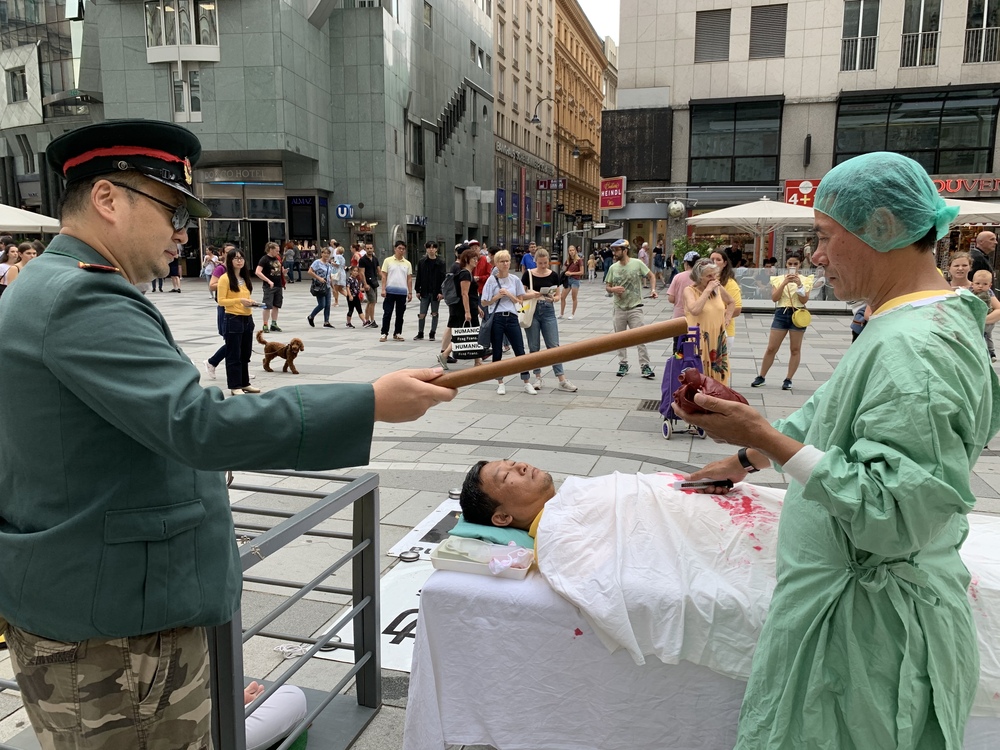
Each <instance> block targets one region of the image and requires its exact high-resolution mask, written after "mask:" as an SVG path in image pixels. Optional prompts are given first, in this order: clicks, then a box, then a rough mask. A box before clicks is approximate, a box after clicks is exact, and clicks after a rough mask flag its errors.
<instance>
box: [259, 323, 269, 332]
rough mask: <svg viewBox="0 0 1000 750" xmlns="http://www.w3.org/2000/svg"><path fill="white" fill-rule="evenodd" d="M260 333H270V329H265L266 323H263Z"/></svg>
mask: <svg viewBox="0 0 1000 750" xmlns="http://www.w3.org/2000/svg"><path fill="white" fill-rule="evenodd" d="M260 332H261V333H270V332H271V329H270V328H268V327H267V323H265V324H264V327H263V328H261V329H260Z"/></svg>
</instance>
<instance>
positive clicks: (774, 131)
mask: <svg viewBox="0 0 1000 750" xmlns="http://www.w3.org/2000/svg"><path fill="white" fill-rule="evenodd" d="M782 105H783V100H781V99H775V100H760V99H757V100H751V101H743V102H734V103H730V104H711V103H706V104H698V103H695V102H692V104H691V150H690V153H691V160H690V174H689V177H688V182H690V183H691V184H692V185H713V184H729V185H773V184H776V183H777V181H778V156H779V154H780V149H781V110H782Z"/></svg>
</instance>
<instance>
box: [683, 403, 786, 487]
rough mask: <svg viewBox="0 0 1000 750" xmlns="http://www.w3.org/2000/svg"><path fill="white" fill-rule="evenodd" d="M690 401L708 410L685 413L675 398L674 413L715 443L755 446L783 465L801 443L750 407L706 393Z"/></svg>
mask: <svg viewBox="0 0 1000 750" xmlns="http://www.w3.org/2000/svg"><path fill="white" fill-rule="evenodd" d="M694 402H695V403H696V404H698V405H699V406H701V407H702V408H704V409H707V410H708V412H709V413H708V414H687V413H685V412H684V411H682V410H681V409H680V408H679V407H678V406H677V402H676V401H675V402H674V405H673V406H674V412H676V414H677V416H678V417H680V418H681V419H683V420H684V421H685V422H687V423H688V424H693V425H695V426H696V427H701V428H702V429H703V430H704V431H705V432H706V433H707V434H708V436H709V437H711V438H712V439H713V440H714V441H715V442H717V443H729V444H730V445H739V446H746V447H747V448H756V449H757V450H758V451H760V452H761V453H763V454H764V455H765V456H767V457H768V458H770V459H771V460H772V461H777V462H778V463H779V464H784V463H785V462H786V461H787V460H788V459H790V458H791V457H792V456H794V455H795V454H796V453H797V452H798V451H799V450H801V449H802V447H803V445H802V443H800V442H798V441H797V440H793V439H792V438H790V437H787V436H786V435H783V434H781V433H780V432H778V431H777V430H776V429H774V428H773V427H772V426H771V424H770V422H768V421H767V420H766V419H764V417H763V416H761V414H760V412H758V411H757V410H756V409H754V408H753V407H752V406H749V405H747V404H740V403H736V402H735V401H725V400H723V399H721V398H714V397H713V396H706V395H705V394H704V393H697V394H695V397H694ZM703 478H707V477H703ZM711 478H712V479H714V478H715V477H711ZM720 478H721V479H725V478H727V477H720ZM733 481H736V480H733Z"/></svg>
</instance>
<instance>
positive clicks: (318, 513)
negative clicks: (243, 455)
mask: <svg viewBox="0 0 1000 750" xmlns="http://www.w3.org/2000/svg"><path fill="white" fill-rule="evenodd" d="M254 473H257V474H267V475H271V476H281V477H297V478H305V479H319V480H323V481H326V482H343V483H344V484H345V486H344V487H341V488H339V489H337V490H336V491H334V492H332V493H324V492H313V491H308V490H295V489H289V488H285V487H277V486H256V485H250V484H242V483H234V484H231V485H230V489H231V490H238V491H244V492H257V493H266V494H269V495H280V496H283V497H299V498H306V499H315V500H316V502H315V503H313V504H312V505H310V506H309V507H307V508H305V509H304V510H302V511H299V512H298V513H292V512H289V511H282V510H275V509H272V508H263V507H254V506H248V505H234V506H233V513H234V515H235V516H238V517H239V516H244V515H251V516H262V517H265V518H279V519H282V520H281V521H280V522H279V523H277V524H276V525H274V526H269V525H267V524H260V523H251V522H248V521H243V520H235V528H236V534H237V538H238V540H239V541H240V543H241V546H240V562H241V564H242V567H243V581H244V583H254V584H264V585H268V586H278V587H282V588H287V589H290V590H293V591H294V593H292V594H291V595H290V596H289V597H288V598H287V599H286V600H285V601H284V602H282V603H281V604H280V605H278V606H277V607H275V608H274V609H273V610H272V611H271V612H269V613H268V614H267V615H265V616H264V617H262V618H261V619H260V620H258V621H257V622H256V623H254V624H253V625H252V626H251V627H249V628H247V629H246V630H243V627H242V620H241V616H240V611H239V610H238V611H237V612H236V614H235V615H234V616H233V619H232V621H230V622H229V623H227V624H226V625H220V626H219V627H215V628H209V629H208V648H209V656H210V658H211V674H212V685H211V691H212V741H213V743H214V746H215V748H216V750H246V724H245V722H246V717H248V716H249V715H250V714H252V713H253V712H254V711H255V710H257V708H258V707H259V706H260V705H261V704H262V703H263V702H264V701H265V700H266V699H267V697H269V696H270V695H271V694H272V692H273V691H274V690H275V689H276V688H278V687H280V686H281V685H284V684H285V683H286V682H287V681H288V680H289V679H290V678H291V677H292V675H294V674H295V673H296V672H298V671H299V670H300V669H301V668H302V667H303V666H305V665H306V663H308V661H309V660H310V659H311V658H312V657H313V656H315V655H316V654H317V653H318V652H319V651H320V649H323V650H330V649H344V650H350V651H353V652H354V665H353V667H352V668H351V669H349V670H348V671H347V673H346V674H345V675H344V676H343V677H342V678H341V679H340V680H339V681H338V682H337V684H336V685H335V686H334V687H332V688H331V689H330V690H329V691H327V692H326V693H323V694H321V697H319V699H318V700H313V701H310V708H309V709H308V711H307V713H306V716H305V718H303V719H302V721H300V722H299V723H298V724H297V725H296V726H295V727H294V728H293V729H292V730H291V732H290V733H289V734H288V736H287V737H286V739H285V740H284V741H283V742H282V743H281V744H280V745H279V746H278V747H277V750H287V748H289V747H291V745H292V744H293V743H294V742H295V740H296V739H298V737H299V735H301V734H302V732H304V731H305V730H306V729H307V728H308V727H309V726H310V725H311V724H313V722H315V721H316V719H317V717H319V716H320V715H321V714H322V713H323V712H324V711H325V710H327V709H328V707H330V705H331V703H333V702H334V701H335V699H336V698H337V697H338V696H339V695H340V693H341V691H343V690H344V688H346V687H347V686H348V684H349V683H350V682H351V680H354V682H355V687H356V690H357V702H356V705H357V706H360V707H361V708H362V709H366V710H361V711H359V710H358V709H357V708H356V707H355V708H354V710H353V711H346V710H345V711H342V713H343V715H344V725H343V726H342V727H341V726H340V725H338V729H341V728H342V730H343V731H338V736H339V737H341V738H342V740H343V744H340V745H338V746H336V747H335V748H333V746H328V747H331V748H333V750H340V748H347V747H349V746H350V745H351V744H352V743H353V742H354V741H355V740H356V739H357V737H358V735H359V734H360V733H361V732H362V731H363V730H364V728H365V727H366V726H367V725H368V723H369V722H370V721H371V719H372V718H374V716H375V714H376V713H377V712H378V709H379V708H380V707H381V705H382V672H381V658H380V652H379V604H380V602H379V557H378V556H379V549H378V547H379V542H378V540H379V537H378V517H379V497H378V475H377V474H364V475H362V476H360V477H357V478H354V477H337V476H331V475H328V474H318V473H308V472H285V471H260V472H254ZM352 506H353V510H354V513H353V522H352V523H353V527H352V532H351V533H346V532H337V531H326V530H323V529H317V528H316V527H317V526H319V525H320V524H321V523H323V522H324V521H326V520H327V519H329V518H330V517H331V516H333V515H334V514H336V513H338V512H340V511H342V510H345V509H347V508H350V507H352ZM303 536H309V537H320V538H325V539H340V540H344V541H347V542H349V543H350V544H351V548H350V549H349V550H347V552H345V553H344V554H343V555H341V556H340V557H339V558H338V559H337V560H336V561H335V562H333V563H332V564H331V565H329V566H328V567H327V568H326V569H325V570H323V571H322V572H320V573H319V574H317V575H316V577H314V578H313V579H312V580H311V581H308V582H299V581H288V580H283V579H280V578H273V577H267V576H254V575H248V571H250V570H251V569H252V568H253V567H254V566H255V565H257V564H259V563H260V562H262V561H263V560H266V559H268V558H269V557H271V556H272V555H274V554H275V553H276V552H278V551H279V550H280V549H281V548H283V547H285V546H287V545H288V544H289V543H290V542H292V541H294V540H296V539H298V538H299V537H303ZM348 562H350V563H351V564H352V581H351V587H350V588H346V587H338V586H324V585H323V582H324V581H325V580H326V579H327V578H329V577H330V576H331V575H333V574H334V573H336V572H337V571H338V570H339V569H341V568H342V567H344V566H345V565H346V564H347V563H348ZM314 591H315V592H320V593H325V594H337V595H341V596H347V597H351V605H350V606H351V609H350V610H349V611H348V612H347V613H346V614H344V615H343V616H341V617H340V618H339V619H338V620H337V622H336V623H334V625H333V627H332V628H330V629H328V630H326V631H325V632H324V633H323V634H322V635H320V636H319V637H316V638H310V637H302V636H297V635H291V634H288V633H281V632H274V631H269V630H267V628H268V626H270V625H271V624H272V623H273V622H274V621H275V620H276V619H277V618H278V617H280V616H281V615H283V614H284V613H285V612H287V611H288V610H289V609H290V608H291V607H292V606H294V605H295V604H296V603H297V602H299V601H301V600H302V599H303V598H305V597H306V595H308V594H309V593H311V592H314ZM349 623H352V624H353V627H354V633H353V636H354V643H347V642H342V641H341V639H340V636H339V635H338V634H339V633H340V632H341V631H342V630H344V629H345V628H346V627H347V625H348V624H349ZM254 636H260V637H263V638H274V639H280V640H282V641H293V642H296V643H301V644H304V645H305V646H308V648H307V649H306V650H305V652H304V653H303V654H302V655H301V656H299V657H297V658H296V659H295V660H294V662H292V664H291V665H290V666H289V667H288V668H287V669H286V670H285V671H284V672H282V674H281V675H280V676H279V677H277V678H276V679H274V680H270V681H268V684H267V686H268V689H267V690H266V691H265V692H264V693H263V695H261V696H260V697H258V698H257V699H256V700H254V701H253V702H252V703H250V704H249V705H246V706H244V704H243V687H244V684H243V682H244V674H243V645H244V644H245V643H246V642H247V641H249V640H250V639H251V638H253V637H254ZM0 689H4V690H18V686H17V683H16V682H14V681H12V680H4V679H0ZM342 700H343V701H347V702H350V703H351V704H352V705H353V704H354V702H353V701H350V700H349V699H347V698H342ZM339 716H340V714H338V717H339ZM22 736H25V737H31V738H32V740H33V731H32V730H31V729H30V728H29V729H27V730H25V731H24V732H22V733H21V735H18V737H22ZM0 750H18V748H17V747H15V746H12V745H7V744H0Z"/></svg>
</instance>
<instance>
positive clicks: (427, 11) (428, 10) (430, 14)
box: [424, 0, 434, 29]
mask: <svg viewBox="0 0 1000 750" xmlns="http://www.w3.org/2000/svg"><path fill="white" fill-rule="evenodd" d="M433 21H434V8H432V7H431V4H430V3H429V2H427V0H424V26H426V27H427V28H428V29H430V28H432V27H433Z"/></svg>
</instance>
